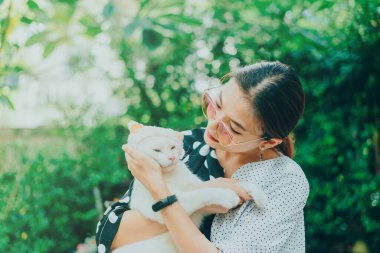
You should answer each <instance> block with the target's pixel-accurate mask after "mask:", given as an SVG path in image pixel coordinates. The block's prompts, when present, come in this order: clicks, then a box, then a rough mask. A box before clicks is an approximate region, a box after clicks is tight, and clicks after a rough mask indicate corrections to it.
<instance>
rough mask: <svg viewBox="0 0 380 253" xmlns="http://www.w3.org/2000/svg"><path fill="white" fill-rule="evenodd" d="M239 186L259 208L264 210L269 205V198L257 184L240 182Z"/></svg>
mask: <svg viewBox="0 0 380 253" xmlns="http://www.w3.org/2000/svg"><path fill="white" fill-rule="evenodd" d="M238 186H240V187H241V188H243V189H244V190H245V191H246V192H247V193H248V194H249V195H250V196H251V197H252V198H253V201H254V202H255V203H256V205H257V207H258V208H260V209H263V208H264V207H265V206H266V205H267V203H268V197H267V195H266V194H265V192H264V191H263V189H262V188H261V187H260V186H258V185H257V184H254V183H250V182H239V183H238Z"/></svg>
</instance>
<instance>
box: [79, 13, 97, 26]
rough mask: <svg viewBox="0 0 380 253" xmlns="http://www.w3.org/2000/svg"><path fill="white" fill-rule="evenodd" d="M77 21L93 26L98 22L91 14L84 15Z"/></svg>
mask: <svg viewBox="0 0 380 253" xmlns="http://www.w3.org/2000/svg"><path fill="white" fill-rule="evenodd" d="M79 22H80V23H81V24H82V25H84V26H87V27H94V26H99V24H98V22H97V21H96V19H95V17H93V16H91V15H88V14H87V15H85V16H83V17H82V18H81V19H80V20H79Z"/></svg>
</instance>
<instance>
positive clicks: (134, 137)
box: [113, 121, 266, 253]
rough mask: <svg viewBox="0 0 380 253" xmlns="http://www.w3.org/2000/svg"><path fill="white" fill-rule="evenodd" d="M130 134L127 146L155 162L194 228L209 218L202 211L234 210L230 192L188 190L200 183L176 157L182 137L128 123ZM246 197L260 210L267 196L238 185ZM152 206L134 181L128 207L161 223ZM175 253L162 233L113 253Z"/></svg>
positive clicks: (250, 186) (236, 200) (252, 186)
mask: <svg viewBox="0 0 380 253" xmlns="http://www.w3.org/2000/svg"><path fill="white" fill-rule="evenodd" d="M128 128H129V130H130V135H129V137H128V144H129V145H130V146H132V147H133V148H135V149H136V150H138V151H140V152H143V153H144V154H145V155H148V156H150V157H152V158H153V159H154V160H156V161H157V162H158V163H159V164H160V165H161V168H162V172H163V175H164V179H165V181H166V184H167V186H168V188H169V189H170V192H171V193H172V194H176V196H177V198H178V202H179V203H180V204H181V206H182V207H183V208H184V209H185V211H186V213H187V214H188V215H189V216H190V218H191V219H192V221H193V222H194V224H195V225H196V226H198V227H199V226H200V224H201V222H202V219H203V218H204V217H205V216H206V215H209V214H210V213H207V212H206V211H204V210H201V209H202V208H204V207H206V206H210V205H218V206H221V207H224V208H226V209H231V208H233V207H236V206H237V205H238V204H239V202H240V198H239V196H238V195H237V194H236V193H235V192H234V191H232V190H230V189H224V188H200V189H195V190H189V189H191V187H192V186H194V185H196V184H200V183H202V180H200V179H199V178H198V177H197V176H195V175H194V174H192V173H191V171H190V170H189V169H188V168H187V167H186V165H185V163H183V162H182V161H181V160H179V158H180V157H181V155H182V152H183V142H182V138H183V137H182V135H181V133H179V132H176V131H174V130H172V129H167V128H161V127H154V126H143V125H142V124H139V123H137V122H135V121H130V122H129V124H128ZM239 186H241V187H243V188H244V189H245V190H246V191H247V192H248V194H250V195H251V196H253V197H254V199H255V202H256V204H257V205H258V206H259V207H260V208H263V206H264V205H265V202H266V195H265V193H264V192H263V191H262V190H261V188H260V187H259V186H257V185H255V184H252V183H239ZM154 203H155V201H154V199H153V198H152V196H151V195H150V193H149V191H148V190H147V189H146V188H145V187H144V185H143V184H142V183H141V182H139V181H138V180H137V179H135V182H134V184H133V189H132V193H131V201H130V208H131V209H134V210H138V211H140V212H141V213H142V214H143V215H144V216H145V217H147V218H149V219H151V220H154V221H157V222H159V223H162V224H164V220H163V217H162V215H161V214H160V212H154V211H153V210H152V205H153V204H154ZM145 252H147V253H148V252H149V253H150V252H156V253H177V252H178V251H177V249H176V247H175V245H174V243H173V242H172V240H171V238H170V235H169V233H168V232H167V233H163V234H160V235H158V236H155V237H153V238H150V239H147V240H143V241H139V242H136V243H132V244H127V245H124V246H122V247H120V248H117V249H115V250H114V251H113V253H145Z"/></svg>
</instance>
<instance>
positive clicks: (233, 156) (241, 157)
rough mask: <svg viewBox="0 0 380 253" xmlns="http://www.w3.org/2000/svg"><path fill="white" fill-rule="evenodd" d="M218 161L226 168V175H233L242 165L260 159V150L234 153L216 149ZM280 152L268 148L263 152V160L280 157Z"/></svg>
mask: <svg viewBox="0 0 380 253" xmlns="http://www.w3.org/2000/svg"><path fill="white" fill-rule="evenodd" d="M215 153H216V156H217V157H218V161H219V162H220V164H221V166H222V167H223V169H224V176H225V177H231V176H232V174H233V173H234V172H235V171H236V170H237V169H238V168H240V167H241V166H243V165H245V164H247V163H250V162H259V161H260V151H258V150H253V151H252V152H249V153H247V152H245V153H233V152H228V151H224V150H220V149H216V150H215ZM279 156H280V155H279V153H278V152H277V151H276V150H275V149H268V150H265V151H263V152H262V161H265V160H269V159H273V158H276V157H279Z"/></svg>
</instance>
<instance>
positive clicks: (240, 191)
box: [233, 185, 252, 201]
mask: <svg viewBox="0 0 380 253" xmlns="http://www.w3.org/2000/svg"><path fill="white" fill-rule="evenodd" d="M233 190H234V191H235V192H236V193H237V194H238V195H239V197H240V198H242V199H243V200H244V201H248V200H251V199H252V197H251V196H250V195H249V194H248V193H247V192H246V191H245V190H244V189H243V188H241V187H239V186H237V185H235V186H234V187H233Z"/></svg>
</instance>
